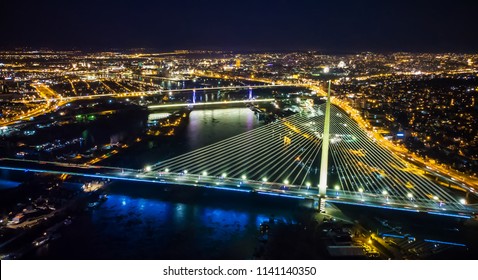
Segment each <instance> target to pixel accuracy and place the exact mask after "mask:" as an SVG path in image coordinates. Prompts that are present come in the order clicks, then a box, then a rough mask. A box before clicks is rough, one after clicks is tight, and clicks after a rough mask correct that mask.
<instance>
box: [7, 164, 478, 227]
mask: <svg viewBox="0 0 478 280" xmlns="http://www.w3.org/2000/svg"><path fill="white" fill-rule="evenodd" d="M0 169H5V170H16V171H25V172H37V173H51V174H68V175H72V176H80V177H88V178H96V179H103V180H107V179H109V180H122V181H135V182H145V183H157V184H164V185H180V186H191V187H204V188H211V189H220V190H227V191H237V192H248V193H258V194H264V195H272V196H278V197H287V198H296V199H310V200H314V199H315V200H316V199H317V195H318V188H313V187H311V188H306V187H303V186H296V185H284V184H280V183H273V182H261V181H253V180H242V179H239V178H228V177H225V178H224V177H221V176H204V175H197V174H185V173H172V172H145V171H144V170H142V169H127V168H121V167H110V166H94V165H85V164H72V163H61V162H48V161H34V160H22V159H8V158H1V159H0ZM327 202H330V203H336V204H348V205H356V206H366V207H375V208H382V209H390V210H401V211H407V212H416V213H428V214H433V215H444V216H451V217H455V218H462V219H469V218H472V217H474V216H475V215H476V213H478V211H477V209H476V208H475V207H470V208H465V209H448V210H446V211H444V210H443V209H442V208H440V207H439V206H438V205H437V206H436V207H431V206H430V205H429V204H418V203H417V204H418V205H415V206H410V205H409V204H404V203H403V202H400V201H393V200H388V201H386V200H385V199H384V198H383V197H381V196H377V197H372V196H365V195H363V194H357V193H346V192H344V191H340V192H337V191H336V190H331V189H329V190H328V191H327Z"/></svg>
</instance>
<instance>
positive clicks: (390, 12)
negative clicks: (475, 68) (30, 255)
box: [0, 0, 478, 53]
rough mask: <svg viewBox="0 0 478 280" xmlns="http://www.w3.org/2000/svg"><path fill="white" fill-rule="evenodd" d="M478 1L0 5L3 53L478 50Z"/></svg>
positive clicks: (13, 3)
mask: <svg viewBox="0 0 478 280" xmlns="http://www.w3.org/2000/svg"><path fill="white" fill-rule="evenodd" d="M476 5H477V4H476V3H472V4H470V3H466V2H465V1H455V2H453V4H451V3H450V5H442V6H440V5H436V4H434V3H431V2H429V1H421V2H420V3H414V2H411V1H405V2H403V1H401V2H400V3H397V2H392V3H382V2H379V1H366V2H361V3H355V2H354V1H342V2H341V3H331V2H325V1H313V2H312V1H287V0H283V1H261V2H260V3H256V2H254V1H236V2H232V3H231V2H228V3H227V4H226V3H222V2H220V1H207V2H202V1H200V2H198V1H180V2H173V3H168V2H164V1H159V2H158V1H140V2H134V3H129V2H126V1H115V2H112V1H101V2H100V3H95V2H88V1H86V2H84V1H82V2H77V1H68V2H61V1H48V3H43V2H42V3H36V2H35V1H22V2H13V1H11V2H2V4H0V7H1V8H2V11H5V12H4V14H3V15H2V19H1V23H2V25H3V26H5V27H6V28H4V30H3V37H4V38H6V40H2V43H0V48H2V49H12V48H17V47H30V48H44V47H46V48H53V49H71V48H76V49H95V50H97V49H111V48H120V49H127V48H151V49H156V50H173V49H212V50H231V51H264V50H318V51H322V52H361V51H375V52H392V51H411V52H465V53H473V52H476V50H477V47H478V39H477V37H476V36H473V35H472V34H473V31H474V29H476V23H474V20H473V11H474V10H476Z"/></svg>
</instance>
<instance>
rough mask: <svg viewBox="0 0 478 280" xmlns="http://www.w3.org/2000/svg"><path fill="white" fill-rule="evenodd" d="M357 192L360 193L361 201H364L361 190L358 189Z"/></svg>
mask: <svg viewBox="0 0 478 280" xmlns="http://www.w3.org/2000/svg"><path fill="white" fill-rule="evenodd" d="M358 191H359V193H360V198H361V199H362V201H364V199H363V189H362V188H359V189H358Z"/></svg>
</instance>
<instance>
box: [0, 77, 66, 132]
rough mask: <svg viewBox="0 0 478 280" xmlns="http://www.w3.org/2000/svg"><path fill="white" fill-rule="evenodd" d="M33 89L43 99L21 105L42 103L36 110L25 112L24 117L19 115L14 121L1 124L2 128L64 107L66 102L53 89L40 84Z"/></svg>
mask: <svg viewBox="0 0 478 280" xmlns="http://www.w3.org/2000/svg"><path fill="white" fill-rule="evenodd" d="M32 87H33V88H35V89H36V91H37V92H38V95H39V96H40V97H41V99H40V100H34V101H25V102H21V103H38V102H41V104H39V105H38V106H36V108H34V109H31V110H28V111H27V112H24V113H23V114H22V115H19V116H17V117H15V118H14V119H11V120H9V121H6V122H3V123H0V126H9V125H12V124H15V123H17V122H19V121H23V120H28V119H30V118H34V117H38V116H41V115H43V114H46V113H49V112H51V111H53V110H55V109H56V107H57V106H62V105H63V104H65V103H66V102H64V101H63V99H62V97H61V96H60V95H59V94H57V93H56V92H54V91H53V90H52V89H51V88H49V87H48V86H46V85H43V84H39V85H34V84H32Z"/></svg>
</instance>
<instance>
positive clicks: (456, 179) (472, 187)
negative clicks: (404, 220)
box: [310, 86, 478, 193]
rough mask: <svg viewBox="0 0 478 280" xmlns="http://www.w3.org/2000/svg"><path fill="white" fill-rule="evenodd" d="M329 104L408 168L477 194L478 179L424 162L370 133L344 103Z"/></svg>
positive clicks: (322, 92) (320, 90)
mask: <svg viewBox="0 0 478 280" xmlns="http://www.w3.org/2000/svg"><path fill="white" fill-rule="evenodd" d="M310 88H311V89H312V90H315V91H316V92H317V94H319V95H322V96H326V95H327V93H326V92H325V90H324V88H323V87H321V86H311V87H310ZM331 103H332V104H334V105H336V106H337V107H339V108H341V109H342V110H344V111H345V112H347V114H349V116H350V117H351V118H352V119H353V120H354V121H355V122H356V123H357V124H358V125H359V126H360V127H361V128H362V129H363V130H364V131H367V133H368V134H369V136H371V137H373V138H374V139H375V140H376V141H378V142H379V143H380V145H382V146H383V147H385V148H387V149H389V150H390V151H392V152H393V153H394V154H396V155H400V156H402V157H403V158H404V159H405V160H407V161H408V162H410V163H411V164H412V165H411V166H410V168H415V170H416V171H417V172H418V171H419V172H427V173H431V174H433V175H436V176H438V177H439V178H442V179H444V180H446V181H447V182H449V183H450V184H454V185H457V186H459V187H461V188H462V189H463V190H465V191H471V192H473V193H478V178H475V177H472V176H469V175H464V174H462V173H459V172H457V171H454V170H452V169H446V168H444V167H443V166H440V165H437V164H433V163H431V162H425V160H423V159H422V158H420V157H418V156H416V155H414V154H412V153H410V152H409V151H408V150H407V149H406V148H404V147H402V146H397V145H394V144H393V143H392V142H390V141H389V140H387V139H385V138H384V137H383V136H382V135H381V134H380V133H378V132H375V131H372V130H371V127H370V125H369V124H368V123H367V122H366V121H365V120H364V119H363V118H362V117H361V115H360V112H359V111H358V110H356V109H354V108H352V107H351V106H350V104H348V103H347V102H346V101H344V100H342V99H339V98H335V97H331Z"/></svg>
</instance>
